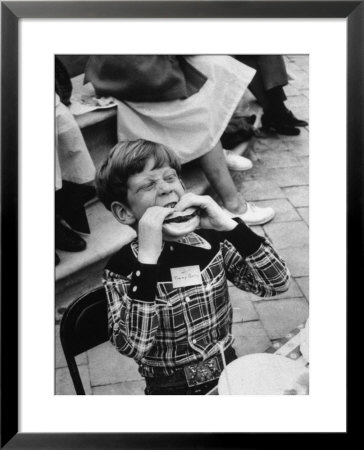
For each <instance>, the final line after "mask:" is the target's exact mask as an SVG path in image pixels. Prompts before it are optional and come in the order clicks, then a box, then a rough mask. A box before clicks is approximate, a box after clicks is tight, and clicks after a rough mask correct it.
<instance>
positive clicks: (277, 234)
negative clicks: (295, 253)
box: [264, 221, 308, 249]
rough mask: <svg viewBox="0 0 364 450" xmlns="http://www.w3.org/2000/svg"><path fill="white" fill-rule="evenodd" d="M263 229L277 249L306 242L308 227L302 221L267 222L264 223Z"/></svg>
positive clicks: (305, 243) (299, 245)
mask: <svg viewBox="0 0 364 450" xmlns="http://www.w3.org/2000/svg"><path fill="white" fill-rule="evenodd" d="M264 231H265V232H266V234H267V235H268V236H269V237H270V239H271V241H272V242H273V245H274V246H275V248H277V249H282V248H287V247H303V246H305V245H307V244H308V227H307V225H306V224H305V223H304V222H303V221H300V222H281V223H268V224H267V225H264Z"/></svg>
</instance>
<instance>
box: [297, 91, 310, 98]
mask: <svg viewBox="0 0 364 450" xmlns="http://www.w3.org/2000/svg"><path fill="white" fill-rule="evenodd" d="M299 92H301V94H303V95H304V96H305V97H307V98H310V91H309V90H308V89H299Z"/></svg>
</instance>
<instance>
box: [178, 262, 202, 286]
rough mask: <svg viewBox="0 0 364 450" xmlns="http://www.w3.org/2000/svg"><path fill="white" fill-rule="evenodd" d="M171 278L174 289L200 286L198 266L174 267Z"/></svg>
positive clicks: (200, 279)
mask: <svg viewBox="0 0 364 450" xmlns="http://www.w3.org/2000/svg"><path fill="white" fill-rule="evenodd" d="M171 276H172V282H173V287H174V288H180V287H186V286H195V285H198V284H202V278H201V271H200V266H186V267H175V268H173V269H171Z"/></svg>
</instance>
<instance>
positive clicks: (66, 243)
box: [55, 219, 86, 252]
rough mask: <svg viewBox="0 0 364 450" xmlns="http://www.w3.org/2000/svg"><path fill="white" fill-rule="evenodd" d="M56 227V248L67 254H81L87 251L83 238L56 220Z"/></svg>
mask: <svg viewBox="0 0 364 450" xmlns="http://www.w3.org/2000/svg"><path fill="white" fill-rule="evenodd" d="M55 225H56V227H55V238H56V248H58V250H64V251H65V252H81V251H82V250H85V248H86V241H84V240H83V239H82V237H81V236H79V235H78V234H77V233H75V232H74V231H72V230H71V229H70V228H68V227H66V226H65V225H63V224H62V222H61V221H60V220H59V219H56V224H55Z"/></svg>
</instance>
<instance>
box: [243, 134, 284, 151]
mask: <svg viewBox="0 0 364 450" xmlns="http://www.w3.org/2000/svg"><path fill="white" fill-rule="evenodd" d="M251 148H252V150H253V151H254V152H256V153H258V154H259V153H262V152H266V151H267V150H272V149H274V150H275V151H276V152H280V151H284V150H287V149H288V147H287V144H286V142H284V141H282V139H280V136H278V135H277V134H274V135H272V136H271V137H267V138H260V139H257V140H255V141H254V142H253V144H252V147H251Z"/></svg>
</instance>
